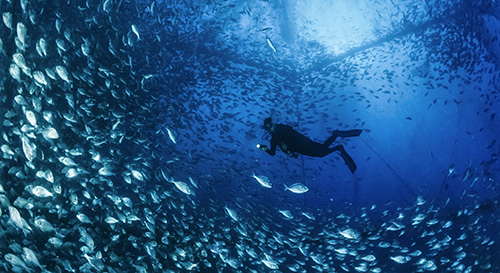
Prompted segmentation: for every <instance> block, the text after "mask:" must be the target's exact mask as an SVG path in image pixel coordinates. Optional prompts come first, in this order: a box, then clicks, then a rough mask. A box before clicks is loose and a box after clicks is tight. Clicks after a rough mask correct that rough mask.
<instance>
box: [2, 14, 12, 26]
mask: <svg viewBox="0 0 500 273" xmlns="http://www.w3.org/2000/svg"><path fill="white" fill-rule="evenodd" d="M2 19H3V23H4V24H5V26H6V27H7V28H8V29H12V13H10V12H4V13H3V14H2Z"/></svg>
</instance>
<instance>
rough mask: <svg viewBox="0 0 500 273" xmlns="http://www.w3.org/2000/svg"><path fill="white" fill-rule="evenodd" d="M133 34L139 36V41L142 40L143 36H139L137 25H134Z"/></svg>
mask: <svg viewBox="0 0 500 273" xmlns="http://www.w3.org/2000/svg"><path fill="white" fill-rule="evenodd" d="M132 32H133V33H134V34H135V35H136V36H137V40H138V41H140V40H141V36H140V35H139V30H137V27H136V26H135V25H132Z"/></svg>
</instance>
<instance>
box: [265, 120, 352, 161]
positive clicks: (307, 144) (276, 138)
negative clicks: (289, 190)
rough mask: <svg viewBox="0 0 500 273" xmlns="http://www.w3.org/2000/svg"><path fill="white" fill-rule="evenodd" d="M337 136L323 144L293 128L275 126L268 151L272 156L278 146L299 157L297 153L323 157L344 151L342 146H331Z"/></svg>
mask: <svg viewBox="0 0 500 273" xmlns="http://www.w3.org/2000/svg"><path fill="white" fill-rule="evenodd" d="M336 138H337V135H336V134H335V133H334V134H332V136H331V137H329V138H328V139H327V140H326V141H325V142H324V143H323V144H321V143H318V142H314V141H312V140H311V139H309V138H308V137H306V136H304V135H303V134H301V133H299V132H297V131H295V130H294V129H293V128H292V127H290V126H288V125H284V124H274V132H272V137H271V148H270V149H269V150H266V152H267V153H268V154H270V155H275V154H276V146H278V147H280V149H281V150H282V151H283V152H285V153H287V154H288V155H291V156H293V157H297V155H296V153H299V154H303V155H307V156H314V157H323V156H325V155H327V154H330V153H332V152H335V151H338V150H341V149H343V147H342V146H341V145H337V146H334V147H332V148H330V147H329V146H330V145H331V144H332V143H333V142H334V141H335V139H336Z"/></svg>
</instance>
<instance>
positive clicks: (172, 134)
mask: <svg viewBox="0 0 500 273" xmlns="http://www.w3.org/2000/svg"><path fill="white" fill-rule="evenodd" d="M167 133H168V137H169V138H170V140H172V142H173V143H174V144H177V140H176V139H175V135H174V133H173V132H172V131H170V129H168V128H167Z"/></svg>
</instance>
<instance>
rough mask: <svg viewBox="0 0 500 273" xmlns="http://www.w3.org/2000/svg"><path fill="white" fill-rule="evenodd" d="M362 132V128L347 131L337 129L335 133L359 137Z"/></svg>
mask: <svg viewBox="0 0 500 273" xmlns="http://www.w3.org/2000/svg"><path fill="white" fill-rule="evenodd" d="M361 132H363V131H362V130H360V129H354V130H347V131H339V130H335V131H334V132H333V134H334V135H336V136H339V137H357V136H359V135H361Z"/></svg>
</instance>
